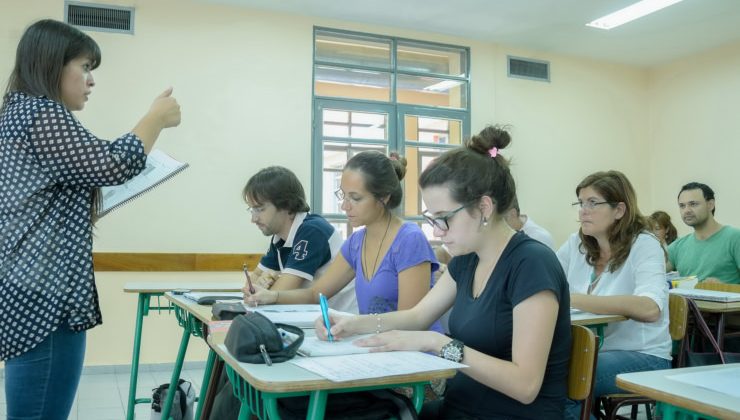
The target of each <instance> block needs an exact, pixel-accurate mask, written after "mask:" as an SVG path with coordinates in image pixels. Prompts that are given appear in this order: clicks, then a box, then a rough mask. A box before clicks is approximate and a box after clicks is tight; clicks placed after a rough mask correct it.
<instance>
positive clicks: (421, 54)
mask: <svg viewBox="0 0 740 420" xmlns="http://www.w3.org/2000/svg"><path fill="white" fill-rule="evenodd" d="M397 50H398V56H397V66H398V70H399V71H413V72H418V73H437V74H449V75H451V76H460V77H465V76H467V73H468V63H467V54H466V53H465V50H464V49H462V48H454V47H442V46H440V47H437V46H422V45H421V44H416V43H410V42H403V41H401V42H399V43H398V48H397Z"/></svg>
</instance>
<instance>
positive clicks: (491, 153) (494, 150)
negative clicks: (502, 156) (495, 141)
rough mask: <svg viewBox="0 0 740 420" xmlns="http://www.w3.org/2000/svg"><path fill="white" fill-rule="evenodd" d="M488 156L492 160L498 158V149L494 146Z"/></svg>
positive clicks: (489, 150)
mask: <svg viewBox="0 0 740 420" xmlns="http://www.w3.org/2000/svg"><path fill="white" fill-rule="evenodd" d="M488 154H489V155H491V157H492V158H495V157H496V156H498V147H496V146H493V147H491V148H490V149H488Z"/></svg>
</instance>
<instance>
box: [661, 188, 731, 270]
mask: <svg viewBox="0 0 740 420" xmlns="http://www.w3.org/2000/svg"><path fill="white" fill-rule="evenodd" d="M678 209H679V210H680V211H681V219H683V222H684V223H686V225H688V226H691V227H692V228H694V232H693V233H690V234H688V235H686V236H683V237H681V238H679V239H677V240H675V241H674V242H673V243H672V244H671V245H670V246H669V247H668V267H667V268H668V270H669V271H672V270H673V269H675V270H677V271H678V273H679V274H680V275H681V276H682V277H685V276H696V277H697V278H698V279H699V281H706V282H723V283H731V284H738V283H740V229H737V228H735V227H732V226H728V225H721V224H720V223H719V222H717V220H715V218H714V211H715V210H716V203H715V199H714V191H713V190H712V189H711V188H709V186H708V185H706V184H702V183H699V182H691V183H688V184H686V185H684V186H683V187H681V191H680V192H679V193H678Z"/></svg>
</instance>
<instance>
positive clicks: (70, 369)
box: [5, 322, 85, 420]
mask: <svg viewBox="0 0 740 420" xmlns="http://www.w3.org/2000/svg"><path fill="white" fill-rule="evenodd" d="M84 358H85V332H84V331H82V332H79V333H76V332H73V331H72V330H70V329H69V326H68V325H67V323H66V322H62V324H61V325H60V326H59V328H57V330H56V331H54V332H53V333H51V334H50V335H49V336H48V337H46V339H45V340H44V341H42V342H41V344H39V345H38V346H36V347H34V348H33V349H31V350H29V351H27V352H26V353H23V354H21V355H20V356H17V357H14V358H12V359H9V360H7V361H5V401H6V402H7V404H8V405H7V411H8V420H21V419H22V420H57V419H59V420H67V418H68V417H69V412H70V410H71V409H72V404H73V403H74V399H75V394H76V393H77V385H78V384H79V383H80V374H81V373H82V361H83V359H84Z"/></svg>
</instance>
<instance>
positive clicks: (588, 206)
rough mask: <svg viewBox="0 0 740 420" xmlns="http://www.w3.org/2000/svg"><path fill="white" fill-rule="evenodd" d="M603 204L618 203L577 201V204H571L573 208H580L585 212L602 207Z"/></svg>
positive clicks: (611, 203)
mask: <svg viewBox="0 0 740 420" xmlns="http://www.w3.org/2000/svg"><path fill="white" fill-rule="evenodd" d="M602 204H609V205H614V204H616V203H614V202H612V201H596V200H587V201H576V202H575V203H573V204H571V205H572V206H573V207H576V206H577V207H578V208H580V209H583V210H593V209H595V208H596V207H597V206H600V205H602Z"/></svg>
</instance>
